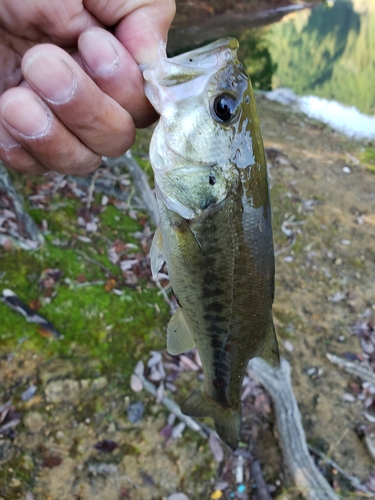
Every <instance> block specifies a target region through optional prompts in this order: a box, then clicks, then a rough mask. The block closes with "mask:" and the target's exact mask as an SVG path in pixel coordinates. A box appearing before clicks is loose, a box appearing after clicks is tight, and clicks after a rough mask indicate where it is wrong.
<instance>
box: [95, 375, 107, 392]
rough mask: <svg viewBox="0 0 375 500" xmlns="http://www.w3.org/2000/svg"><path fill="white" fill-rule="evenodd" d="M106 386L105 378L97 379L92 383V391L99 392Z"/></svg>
mask: <svg viewBox="0 0 375 500" xmlns="http://www.w3.org/2000/svg"><path fill="white" fill-rule="evenodd" d="M107 384H108V380H107V379H106V378H105V377H99V378H96V379H94V380H93V381H92V385H91V387H92V389H96V390H100V389H103V388H104V387H105V386H106V385H107Z"/></svg>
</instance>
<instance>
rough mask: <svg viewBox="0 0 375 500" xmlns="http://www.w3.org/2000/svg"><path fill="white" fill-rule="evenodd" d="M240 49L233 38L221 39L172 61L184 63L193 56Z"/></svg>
mask: <svg viewBox="0 0 375 500" xmlns="http://www.w3.org/2000/svg"><path fill="white" fill-rule="evenodd" d="M238 47H239V43H238V40H237V39H236V38H233V37H226V38H220V39H219V40H216V41H215V42H212V43H210V44H209V45H205V46H203V47H198V48H197V49H193V50H190V51H189V52H184V53H183V54H179V55H177V56H174V57H171V58H170V61H172V62H176V63H181V62H182V63H183V62H184V61H186V60H189V59H190V58H191V56H193V55H194V57H196V56H201V55H211V54H214V53H215V52H217V51H218V50H219V49H221V48H223V49H232V50H237V49H238Z"/></svg>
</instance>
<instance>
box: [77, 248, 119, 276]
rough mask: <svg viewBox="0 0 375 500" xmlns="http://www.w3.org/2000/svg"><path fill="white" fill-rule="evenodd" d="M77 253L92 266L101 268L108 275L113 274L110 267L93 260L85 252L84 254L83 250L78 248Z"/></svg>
mask: <svg viewBox="0 0 375 500" xmlns="http://www.w3.org/2000/svg"><path fill="white" fill-rule="evenodd" d="M76 252H77V253H78V254H79V255H81V256H82V257H83V258H84V259H85V260H87V262H90V263H91V264H95V265H96V266H99V267H100V268H101V269H103V271H105V272H106V273H107V274H110V275H111V274H113V273H112V272H111V270H110V269H108V267H106V266H105V265H104V264H102V263H101V262H99V261H98V260H95V259H92V258H91V257H89V256H88V255H87V254H85V252H82V250H79V249H78V248H76Z"/></svg>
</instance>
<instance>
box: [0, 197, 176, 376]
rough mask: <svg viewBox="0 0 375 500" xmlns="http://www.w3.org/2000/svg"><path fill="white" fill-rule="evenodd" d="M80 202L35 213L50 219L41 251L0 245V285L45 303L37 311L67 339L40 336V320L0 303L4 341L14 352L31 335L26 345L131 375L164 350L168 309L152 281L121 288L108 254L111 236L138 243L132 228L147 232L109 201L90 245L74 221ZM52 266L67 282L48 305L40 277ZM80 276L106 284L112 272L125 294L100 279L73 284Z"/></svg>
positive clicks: (59, 286) (0, 333)
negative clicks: (33, 320) (7, 249)
mask: <svg viewBox="0 0 375 500" xmlns="http://www.w3.org/2000/svg"><path fill="white" fill-rule="evenodd" d="M58 201H59V199H57V200H56V202H58ZM78 206H81V205H79V202H78V201H75V200H68V205H67V206H66V207H64V209H62V210H56V211H52V212H51V211H49V212H41V211H40V210H35V209H34V210H33V211H32V214H33V217H34V218H35V219H36V220H41V219H46V220H47V224H48V227H49V228H50V229H51V233H50V234H49V235H47V236H46V244H45V246H44V247H43V248H41V249H40V250H38V251H35V252H32V253H31V252H25V251H21V250H14V251H12V252H5V251H4V250H2V249H0V259H1V269H0V288H10V289H12V290H13V291H14V292H15V293H16V294H17V295H18V296H19V297H20V298H21V299H22V300H23V301H25V302H26V303H29V302H30V301H31V300H32V299H36V298H39V299H40V300H41V302H42V307H41V309H40V310H39V313H40V314H41V315H42V316H44V317H46V318H47V319H48V320H49V321H51V322H52V324H53V325H54V326H55V327H56V329H57V330H59V331H60V332H61V333H62V334H63V335H64V338H63V339H62V340H53V339H50V338H44V337H42V336H41V335H40V334H39V332H38V327H37V325H35V324H30V323H27V322H26V321H25V319H24V318H23V317H22V316H21V315H19V314H17V313H16V312H15V311H13V310H11V309H10V308H8V307H7V306H6V305H5V304H2V303H0V314H1V318H2V321H1V323H0V341H1V345H2V347H3V348H5V349H13V348H14V347H15V346H16V344H17V342H18V341H19V340H20V339H21V338H24V337H28V340H27V342H25V344H24V345H23V348H24V349H31V350H35V351H36V352H37V351H38V350H42V351H43V354H44V355H47V356H56V355H58V356H62V357H64V358H71V359H74V360H78V359H79V360H80V362H77V363H76V365H77V370H78V371H79V369H80V367H81V368H82V359H83V358H85V359H86V360H90V361H92V360H93V359H96V360H98V363H97V366H98V367H99V369H100V370H101V371H103V372H105V373H112V372H116V371H117V372H118V373H119V374H122V375H125V376H128V375H130V374H131V372H132V370H133V368H134V365H135V363H136V361H137V360H138V359H139V358H140V357H147V355H148V352H149V351H150V350H151V349H161V348H164V347H165V334H164V327H165V325H166V323H167V321H168V318H169V312H168V307H167V305H166V304H165V302H164V300H163V299H162V297H161V296H160V295H158V290H157V289H156V287H155V288H151V287H150V286H149V285H148V284H147V283H142V282H141V283H139V285H138V286H137V287H136V289H133V288H128V287H125V288H123V285H122V282H123V278H122V275H121V271H120V269H119V267H118V266H115V265H113V264H111V262H110V261H109V259H108V257H107V248H108V246H109V243H108V240H110V241H114V240H116V239H121V241H123V242H127V243H133V244H136V245H138V240H137V239H136V238H135V237H134V233H136V232H138V231H140V230H141V229H142V227H141V226H140V225H139V224H138V222H137V221H136V220H133V219H132V218H130V217H128V216H126V215H123V214H122V213H121V212H119V211H118V209H117V208H116V207H114V206H108V207H107V208H106V210H105V211H104V212H103V213H102V214H101V215H100V222H99V229H100V234H97V235H90V237H91V238H92V243H89V244H86V243H82V242H81V241H79V240H76V239H75V235H76V234H77V232H78V231H82V230H81V229H80V228H79V227H78V223H77V209H78ZM41 214H43V215H41ZM55 240H59V241H60V242H61V241H63V242H64V244H65V247H63V246H56V244H53V242H54V241H55ZM134 251H135V252H137V251H141V249H140V248H139V250H134ZM90 259H91V260H92V259H93V260H95V261H96V262H97V263H101V264H102V267H100V265H98V264H96V263H95V262H90ZM103 266H105V269H107V270H108V272H106V271H105V269H104V268H103ZM48 268H57V269H59V270H60V271H61V272H62V279H61V280H60V282H59V283H56V284H55V286H54V288H53V295H52V299H51V302H50V303H44V301H43V292H41V291H40V289H39V288H38V282H39V280H40V276H41V273H42V271H43V270H45V269H48ZM81 275H84V277H85V280H86V281H88V282H89V281H90V282H91V281H101V282H102V283H105V281H106V280H107V279H108V277H110V276H113V277H115V279H116V280H117V285H116V286H117V288H120V289H121V288H123V295H121V296H118V295H116V294H115V293H113V292H108V291H105V289H104V286H103V284H98V285H92V286H85V287H79V286H75V284H77V277H78V276H81Z"/></svg>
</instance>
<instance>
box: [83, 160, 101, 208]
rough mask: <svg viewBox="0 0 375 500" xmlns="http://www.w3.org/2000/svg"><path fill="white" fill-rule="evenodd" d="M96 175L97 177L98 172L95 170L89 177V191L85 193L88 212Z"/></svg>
mask: <svg viewBox="0 0 375 500" xmlns="http://www.w3.org/2000/svg"><path fill="white" fill-rule="evenodd" d="M98 175H99V172H98V170H96V171H95V172H94V173H93V175H92V177H91V181H90V186H89V189H88V192H87V201H86V208H87V210H90V208H91V203H92V200H93V199H94V191H95V182H96V179H97V178H98Z"/></svg>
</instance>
